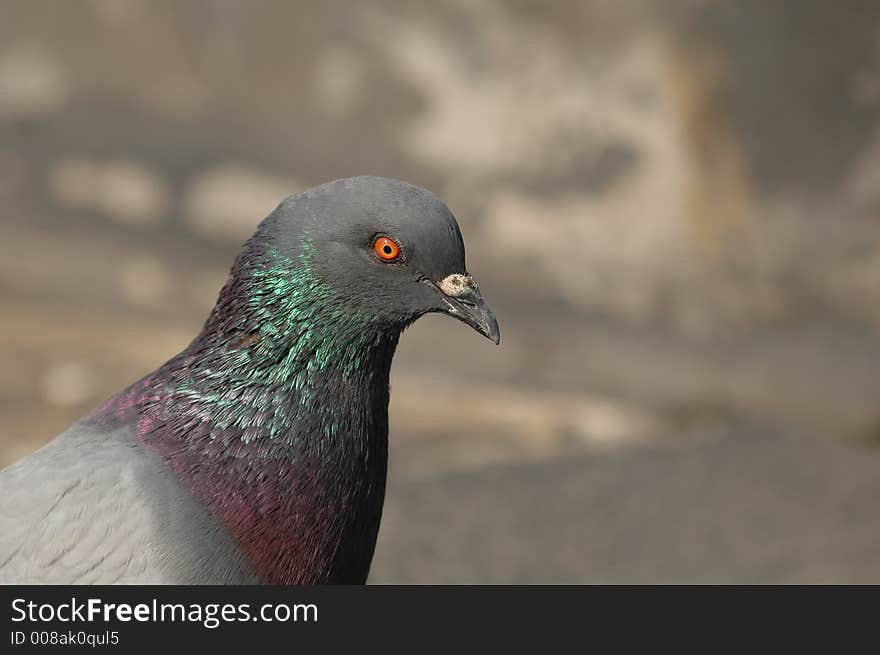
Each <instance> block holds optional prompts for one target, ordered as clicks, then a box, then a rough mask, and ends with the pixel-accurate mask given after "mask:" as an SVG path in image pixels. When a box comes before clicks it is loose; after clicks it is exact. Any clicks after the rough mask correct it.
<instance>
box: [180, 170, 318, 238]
mask: <svg viewBox="0 0 880 655" xmlns="http://www.w3.org/2000/svg"><path fill="white" fill-rule="evenodd" d="M305 186H306V185H304V184H303V183H302V182H300V181H299V180H295V179H291V178H288V177H284V176H281V175H276V174H273V173H266V172H263V171H261V170H258V169H255V168H252V167H250V166H247V165H245V164H238V163H228V164H220V165H218V166H215V167H213V168H210V169H208V170H207V171H205V172H203V173H202V174H201V175H199V176H197V177H196V179H195V180H194V181H193V182H192V183H191V184H190V185H189V187H188V188H187V190H186V192H185V195H184V199H183V208H184V214H185V215H186V220H187V222H188V224H189V225H190V227H191V228H192V229H193V230H194V231H195V232H198V233H199V234H201V235H203V236H206V237H209V238H212V239H217V240H226V241H233V242H240V241H242V240H243V239H246V238H247V237H249V236H250V235H251V234H252V233H253V231H254V229H256V227H257V224H258V223H259V222H260V221H261V220H262V219H263V218H264V217H265V216H267V215H268V214H269V212H271V211H272V210H273V209H275V207H277V206H278V203H280V202H281V201H282V200H284V198H286V197H287V196H289V195H291V194H294V193H298V192H300V191H302V190H303V189H304V188H305Z"/></svg>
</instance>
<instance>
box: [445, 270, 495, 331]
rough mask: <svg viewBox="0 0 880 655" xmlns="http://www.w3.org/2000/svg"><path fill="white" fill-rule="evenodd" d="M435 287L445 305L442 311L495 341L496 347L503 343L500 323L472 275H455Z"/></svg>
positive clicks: (449, 276)
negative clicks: (499, 329) (499, 328)
mask: <svg viewBox="0 0 880 655" xmlns="http://www.w3.org/2000/svg"><path fill="white" fill-rule="evenodd" d="M434 286H435V287H437V289H438V290H439V291H440V297H441V299H442V300H443V303H444V305H445V306H444V307H442V308H441V311H443V312H445V313H447V314H449V315H450V316H452V317H453V318H457V319H458V320H459V321H461V322H462V323H467V324H468V325H470V326H471V327H472V328H474V329H475V330H476V331H477V332H479V333H480V334H482V335H483V336H485V337H486V338H488V339H491V340H492V341H494V342H495V345H496V346H497V345H498V344H500V343H501V333H500V332H499V331H498V321H497V320H495V314H493V313H492V310H491V309H489V306H488V305H487V304H486V301H485V300H483V296H482V295H481V294H480V288H479V287H478V286H477V283H476V282H475V281H474V278H472V277H471V276H470V275H461V274H459V273H453V274H452V275H447V276H446V277H445V278H443V280H441V281H440V282H436V283H434Z"/></svg>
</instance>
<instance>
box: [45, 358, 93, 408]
mask: <svg viewBox="0 0 880 655" xmlns="http://www.w3.org/2000/svg"><path fill="white" fill-rule="evenodd" d="M42 391H43V397H44V398H45V399H46V401H47V402H49V403H50V404H52V405H56V406H59V407H71V406H73V405H79V404H80V403H84V402H85V401H87V400H89V399H90V398H91V397H92V396H93V394H94V391H95V373H94V371H93V370H92V369H91V367H89V365H88V364H86V363H85V362H79V361H68V362H62V363H60V364H56V365H55V366H53V367H52V368H50V369H49V370H48V371H46V375H45V376H44V377H43V384H42Z"/></svg>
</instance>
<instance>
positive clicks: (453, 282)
mask: <svg viewBox="0 0 880 655" xmlns="http://www.w3.org/2000/svg"><path fill="white" fill-rule="evenodd" d="M437 286H438V287H439V288H440V291H442V292H443V293H445V294H446V295H447V296H452V297H453V298H456V297H458V296H464V295H466V294H468V293H471V292H473V291H476V289H477V283H476V282H474V278H472V277H471V276H470V275H462V274H461V273H453V274H452V275H447V276H446V277H445V278H443V279H442V280H441V281H440V283H439V284H438V285H437Z"/></svg>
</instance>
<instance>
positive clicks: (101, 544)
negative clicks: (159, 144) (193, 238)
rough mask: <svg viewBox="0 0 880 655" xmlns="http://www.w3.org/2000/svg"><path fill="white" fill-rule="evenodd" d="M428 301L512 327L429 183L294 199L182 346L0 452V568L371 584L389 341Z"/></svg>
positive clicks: (257, 236) (494, 333)
mask: <svg viewBox="0 0 880 655" xmlns="http://www.w3.org/2000/svg"><path fill="white" fill-rule="evenodd" d="M429 312H441V313H445V314H448V315H450V316H452V317H454V318H456V319H458V320H460V321H463V322H464V323H466V324H468V325H470V326H471V327H473V328H474V329H475V330H477V331H478V332H480V333H481V334H483V335H485V336H486V337H488V338H489V339H491V340H492V341H494V342H495V344H496V345H497V344H498V343H499V342H500V336H499V331H498V323H497V321H496V319H495V317H494V315H493V313H492V311H491V310H490V309H489V308H488V306H487V305H486V303H485V302H484V300H483V298H482V296H481V293H480V289H479V287H478V285H477V283H476V282H475V281H474V278H473V277H472V276H471V275H470V274H469V273H468V272H467V268H466V266H465V251H464V244H463V241H462V237H461V232H460V230H459V227H458V224H457V223H456V220H455V218H454V216H453V215H452V213H451V212H450V210H449V209H448V208H447V207H446V205H445V204H444V203H443V202H442V201H441V200H440V199H439V198H437V197H436V196H435V195H434V194H433V193H431V192H429V191H426V190H424V189H421V188H419V187H416V186H413V185H411V184H408V183H406V182H402V181H399V180H391V179H386V178H381V177H372V176H364V177H354V178H348V179H342V180H335V181H333V182H328V183H326V184H323V185H320V186H317V187H314V188H311V189H308V190H306V191H304V192H302V193H299V194H297V195H293V196H290V197H289V198H287V199H285V200H284V201H283V202H282V203H281V204H280V205H279V206H278V207H277V208H276V209H275V210H274V211H273V212H272V213H271V214H270V215H269V216H268V217H267V218H266V219H265V220H263V221H262V223H260V225H259V226H258V228H257V230H256V232H255V233H254V235H253V236H252V237H251V238H250V239H249V240H248V241H247V242H246V243H245V244H244V246H243V248H242V250H241V252H240V253H239V255H238V257H237V259H236V261H235V263H234V265H233V267H232V269H231V272H230V275H229V278H228V280H227V282H226V283H225V285H224V286H223V288H222V290H221V291H220V294H219V297H218V299H217V303H216V305H215V307H214V309H213V310H212V311H211V313H210V316H209V317H208V319H207V321H206V322H205V324H204V327H203V328H202V330H201V332H200V333H199V334H198V336H196V338H195V339H194V340H193V341H192V342H191V343H190V344H189V346H188V347H187V348H186V349H185V350H183V351H182V352H181V353H180V354H178V355H176V356H174V357H172V358H171V359H170V360H168V362H166V363H165V364H163V365H162V366H160V367H159V368H158V369H156V370H155V371H153V372H152V373H150V374H148V375H147V376H145V377H144V378H142V379H141V380H139V381H138V382H135V383H134V384H132V385H131V386H129V387H128V388H126V389H124V390H123V391H121V392H120V393H119V394H117V395H116V396H114V397H113V398H111V399H110V400H108V401H107V402H105V403H104V404H103V405H101V406H99V407H98V408H96V409H95V410H94V411H92V412H91V413H90V414H89V415H87V416H86V417H84V418H83V419H81V420H80V421H78V422H77V423H75V424H74V425H72V426H71V427H69V428H68V429H67V430H65V431H64V432H62V433H61V434H60V435H58V436H57V437H56V438H55V439H54V440H53V441H51V442H50V443H49V444H48V445H46V446H45V447H43V448H42V449H40V450H38V451H37V452H36V453H34V454H33V455H31V456H29V457H27V458H25V459H24V460H22V461H19V462H18V463H16V464H13V465H12V466H10V467H8V468H6V469H5V470H3V471H0V582H3V583H7V584H9V583H13V584H20V583H36V584H115V583H120V584H279V585H295V584H364V583H365V582H366V579H367V576H368V574H369V570H370V563H371V561H372V558H373V552H374V550H375V545H376V537H377V534H378V530H379V524H380V520H381V516H382V506H383V503H384V496H385V479H386V472H387V454H388V401H389V394H390V390H389V375H390V370H391V361H392V357H393V355H394V351H395V348H396V346H397V344H398V340H399V338H400V335H401V333H402V331H403V330H404V329H405V328H406V327H408V326H409V325H411V324H412V323H413V322H414V321H415V320H416V319H418V318H419V317H420V316H423V315H424V314H426V313H429ZM438 418H439V417H438Z"/></svg>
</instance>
